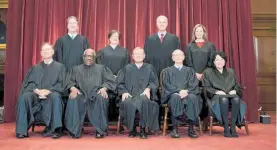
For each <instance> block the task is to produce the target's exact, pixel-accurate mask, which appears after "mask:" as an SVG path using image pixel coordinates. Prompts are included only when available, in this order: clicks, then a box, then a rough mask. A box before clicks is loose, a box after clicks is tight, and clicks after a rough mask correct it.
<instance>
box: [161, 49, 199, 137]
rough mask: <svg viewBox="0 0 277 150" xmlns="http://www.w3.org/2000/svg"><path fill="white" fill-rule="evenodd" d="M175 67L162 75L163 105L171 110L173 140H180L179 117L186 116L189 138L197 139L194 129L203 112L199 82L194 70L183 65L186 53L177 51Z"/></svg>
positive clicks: (175, 52) (174, 53)
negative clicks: (165, 104) (194, 124)
mask: <svg viewBox="0 0 277 150" xmlns="http://www.w3.org/2000/svg"><path fill="white" fill-rule="evenodd" d="M172 59H173V61H174V62H175V64H174V66H171V67H169V68H166V69H165V70H164V73H163V74H162V76H163V78H162V88H163V90H162V91H163V93H162V103H167V104H168V105H169V107H170V109H171V120H172V124H173V130H172V132H171V137H172V138H179V137H180V136H179V134H178V129H177V122H178V117H180V116H182V115H184V114H185V115H186V117H187V119H188V121H189V128H188V136H189V137H191V138H197V137H198V136H197V134H196V133H195V131H194V129H193V123H194V122H195V121H196V119H197V117H198V116H199V113H200V111H201V108H202V106H201V104H202V103H201V102H202V99H201V97H200V96H199V89H198V80H197V78H196V75H195V72H194V70H193V69H192V68H190V67H186V66H184V65H183V61H184V59H185V55H184V52H183V51H181V50H175V51H174V52H173V53H172Z"/></svg>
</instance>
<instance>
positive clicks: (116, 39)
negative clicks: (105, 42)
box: [109, 32, 119, 45]
mask: <svg viewBox="0 0 277 150" xmlns="http://www.w3.org/2000/svg"><path fill="white" fill-rule="evenodd" d="M109 40H110V44H113V45H118V43H119V34H118V33H117V32H116V33H114V34H112V36H111V37H110V38H109Z"/></svg>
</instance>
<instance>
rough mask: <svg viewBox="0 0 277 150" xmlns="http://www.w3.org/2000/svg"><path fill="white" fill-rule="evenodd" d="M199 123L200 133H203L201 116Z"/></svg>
mask: <svg viewBox="0 0 277 150" xmlns="http://www.w3.org/2000/svg"><path fill="white" fill-rule="evenodd" d="M198 124H199V132H200V135H202V124H201V119H200V117H198Z"/></svg>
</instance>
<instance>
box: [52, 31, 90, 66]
mask: <svg viewBox="0 0 277 150" xmlns="http://www.w3.org/2000/svg"><path fill="white" fill-rule="evenodd" d="M89 47H90V46H89V42H88V39H87V38H86V37H84V36H81V35H79V34H77V35H76V37H75V38H74V39H72V38H71V37H70V36H69V35H68V34H67V35H64V36H62V37H60V38H58V39H57V41H56V43H55V46H54V50H55V55H54V60H56V61H58V62H60V63H62V64H64V66H65V68H66V70H67V71H69V69H71V68H72V67H74V66H77V65H80V64H82V63H83V53H84V51H85V50H86V49H87V48H89Z"/></svg>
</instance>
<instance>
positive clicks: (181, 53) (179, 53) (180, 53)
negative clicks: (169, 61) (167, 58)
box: [172, 51, 184, 56]
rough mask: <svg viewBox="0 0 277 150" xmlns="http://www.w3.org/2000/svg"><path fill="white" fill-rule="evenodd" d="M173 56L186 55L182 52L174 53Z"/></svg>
mask: <svg viewBox="0 0 277 150" xmlns="http://www.w3.org/2000/svg"><path fill="white" fill-rule="evenodd" d="M172 55H173V56H176V55H184V53H183V52H181V51H175V52H173V54H172Z"/></svg>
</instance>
